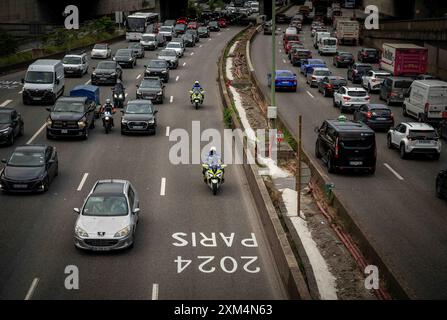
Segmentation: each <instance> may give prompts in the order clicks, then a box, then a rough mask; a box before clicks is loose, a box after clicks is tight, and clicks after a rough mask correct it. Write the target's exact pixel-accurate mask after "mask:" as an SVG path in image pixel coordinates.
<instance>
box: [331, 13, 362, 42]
mask: <svg viewBox="0 0 447 320" xmlns="http://www.w3.org/2000/svg"><path fill="white" fill-rule="evenodd" d="M336 21H337V23H336V34H335V36H336V37H337V39H338V42H339V43H340V44H346V43H350V44H352V45H354V46H356V45H357V44H358V41H359V36H360V24H359V22H358V21H355V20H344V19H336Z"/></svg>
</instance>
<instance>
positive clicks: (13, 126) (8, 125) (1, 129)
mask: <svg viewBox="0 0 447 320" xmlns="http://www.w3.org/2000/svg"><path fill="white" fill-rule="evenodd" d="M17 136H23V119H22V115H21V114H20V113H18V112H17V111H16V110H15V109H13V108H0V144H7V145H9V146H12V145H13V144H14V140H15V138H16V137H17Z"/></svg>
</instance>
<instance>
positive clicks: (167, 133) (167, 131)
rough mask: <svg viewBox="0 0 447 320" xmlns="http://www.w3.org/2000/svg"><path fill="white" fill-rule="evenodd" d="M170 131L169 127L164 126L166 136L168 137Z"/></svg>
mask: <svg viewBox="0 0 447 320" xmlns="http://www.w3.org/2000/svg"><path fill="white" fill-rule="evenodd" d="M170 131H171V128H170V127H166V137H169V132H170Z"/></svg>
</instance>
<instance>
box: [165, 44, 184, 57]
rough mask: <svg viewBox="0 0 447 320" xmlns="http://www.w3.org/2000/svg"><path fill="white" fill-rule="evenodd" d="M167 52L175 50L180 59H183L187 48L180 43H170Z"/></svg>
mask: <svg viewBox="0 0 447 320" xmlns="http://www.w3.org/2000/svg"><path fill="white" fill-rule="evenodd" d="M166 49H167V50H174V51H175V52H176V53H177V55H178V56H179V57H183V54H184V52H185V48H184V47H183V46H182V44H181V43H179V42H169V43H168V45H167V46H166Z"/></svg>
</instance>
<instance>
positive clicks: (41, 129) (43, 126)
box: [26, 123, 47, 144]
mask: <svg viewBox="0 0 447 320" xmlns="http://www.w3.org/2000/svg"><path fill="white" fill-rule="evenodd" d="M46 126H47V124H46V123H44V124H43V125H42V126H41V127H40V129H39V130H37V132H36V133H35V134H34V135H33V136H32V137H31V139H29V140H28V142H27V143H26V144H31V143H33V141H34V139H36V138H37V136H38V135H39V134H40V133H41V132H42V131H43V129H45V127H46Z"/></svg>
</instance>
